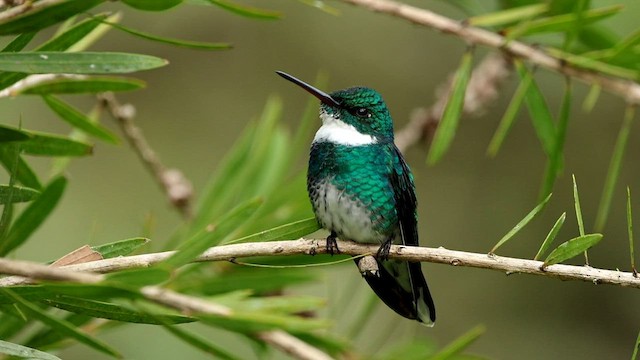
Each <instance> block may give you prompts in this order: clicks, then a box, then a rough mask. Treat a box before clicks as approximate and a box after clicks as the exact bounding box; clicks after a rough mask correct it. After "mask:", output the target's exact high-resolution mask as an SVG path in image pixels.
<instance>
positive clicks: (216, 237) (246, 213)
mask: <svg viewBox="0 0 640 360" xmlns="http://www.w3.org/2000/svg"><path fill="white" fill-rule="evenodd" d="M261 205H262V200H261V199H253V200H249V201H247V202H245V203H243V204H240V205H238V206H236V207H235V208H234V209H232V210H231V211H229V212H228V213H227V214H226V215H225V216H223V217H222V218H221V219H219V220H218V221H217V222H216V223H215V225H213V226H208V227H207V229H204V230H203V231H201V232H199V233H198V234H197V235H195V236H193V237H191V238H190V239H189V240H187V241H186V242H184V243H183V244H182V245H181V246H180V247H179V248H178V251H177V252H176V253H175V254H174V255H172V256H171V257H170V258H168V259H167V260H165V261H164V262H163V263H165V264H167V265H169V266H170V267H179V266H180V265H183V264H186V263H188V262H189V261H191V260H193V259H194V258H195V257H197V256H198V255H200V254H202V253H203V252H204V251H205V250H206V249H208V248H209V247H211V246H214V245H216V244H218V243H220V242H221V241H222V240H224V239H225V238H226V237H227V236H229V235H230V234H232V233H233V232H234V231H235V230H236V228H237V227H239V226H240V225H242V224H243V223H245V222H246V221H248V220H249V219H250V218H251V216H252V215H253V214H254V213H255V212H256V211H257V210H258V208H260V206H261Z"/></svg>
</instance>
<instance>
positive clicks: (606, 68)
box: [546, 48, 638, 80]
mask: <svg viewBox="0 0 640 360" xmlns="http://www.w3.org/2000/svg"><path fill="white" fill-rule="evenodd" d="M546 51H547V52H548V53H549V55H551V56H554V57H557V58H559V59H561V60H563V61H566V62H567V63H568V64H570V65H573V66H576V67H580V68H583V69H586V70H594V71H597V72H601V73H603V74H607V75H612V76H618V77H622V78H626V79H631V80H635V79H636V78H637V77H638V72H637V70H635V69H629V68H625V67H622V66H618V65H614V64H610V63H606V62H603V61H599V60H597V59H593V58H591V57H588V56H586V55H575V54H571V53H568V52H564V51H562V50H559V49H556V48H547V49H546ZM634 64H635V63H634Z"/></svg>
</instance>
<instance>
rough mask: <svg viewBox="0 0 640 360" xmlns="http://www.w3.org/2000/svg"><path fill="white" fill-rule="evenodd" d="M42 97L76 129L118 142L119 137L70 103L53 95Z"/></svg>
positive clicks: (107, 140)
mask: <svg viewBox="0 0 640 360" xmlns="http://www.w3.org/2000/svg"><path fill="white" fill-rule="evenodd" d="M42 99H43V100H44V102H45V103H46V104H47V105H49V108H50V109H51V110H53V111H54V112H55V113H56V114H58V116H60V118H61V119H62V120H64V121H66V122H67V123H69V124H70V125H71V126H73V127H75V128H76V129H79V130H82V131H84V132H85V133H87V134H88V135H92V136H95V137H96V138H98V139H101V140H104V141H106V142H109V143H112V144H117V143H118V137H117V136H116V135H115V134H114V133H112V132H111V131H109V130H108V129H107V128H105V127H104V126H101V125H100V124H98V123H96V122H94V121H92V120H91V119H90V118H89V117H88V116H86V115H85V114H83V113H82V112H80V111H79V110H78V109H76V108H74V107H73V106H71V105H70V104H68V103H66V102H64V101H62V100H61V99H59V98H57V97H55V96H52V95H43V96H42Z"/></svg>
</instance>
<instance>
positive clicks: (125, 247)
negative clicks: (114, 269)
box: [91, 237, 150, 259]
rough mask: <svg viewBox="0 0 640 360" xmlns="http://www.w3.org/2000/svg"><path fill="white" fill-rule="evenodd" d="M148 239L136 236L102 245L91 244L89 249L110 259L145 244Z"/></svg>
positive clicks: (129, 252)
mask: <svg viewBox="0 0 640 360" xmlns="http://www.w3.org/2000/svg"><path fill="white" fill-rule="evenodd" d="M149 241H150V240H149V239H147V238H143V237H136V238H131V239H125V240H120V241H115V242H112V243H107V244H103V245H98V246H92V247H91V249H92V250H93V251H97V252H99V253H100V255H102V257H103V258H105V259H111V258H114V257H118V256H127V255H129V254H131V253H132V252H134V251H135V250H137V249H138V248H140V247H141V246H143V245H146V244H147V243H148V242H149Z"/></svg>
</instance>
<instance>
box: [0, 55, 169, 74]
mask: <svg viewBox="0 0 640 360" xmlns="http://www.w3.org/2000/svg"><path fill="white" fill-rule="evenodd" d="M167 63H168V62H167V60H164V59H161V58H158V57H155V56H150V55H142V54H131V53H117V52H78V53H65V52H51V51H34V52H20V53H0V71H11V72H21V73H28V74H43V73H44V74H122V73H130V72H134V71H141V70H150V69H155V68H158V67H161V66H165V65H167Z"/></svg>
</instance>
